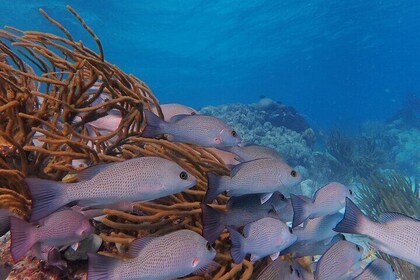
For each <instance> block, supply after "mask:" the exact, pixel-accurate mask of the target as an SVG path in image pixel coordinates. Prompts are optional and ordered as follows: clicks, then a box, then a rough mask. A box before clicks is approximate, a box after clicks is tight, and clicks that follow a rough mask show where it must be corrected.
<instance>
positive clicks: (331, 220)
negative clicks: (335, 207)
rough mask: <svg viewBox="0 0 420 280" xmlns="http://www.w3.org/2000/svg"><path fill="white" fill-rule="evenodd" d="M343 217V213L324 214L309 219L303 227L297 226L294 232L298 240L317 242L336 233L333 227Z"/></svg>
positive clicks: (330, 237)
mask: <svg viewBox="0 0 420 280" xmlns="http://www.w3.org/2000/svg"><path fill="white" fill-rule="evenodd" d="M342 218H343V214H341V213H335V214H332V215H327V216H322V217H318V218H313V219H308V220H306V221H305V223H304V225H303V227H302V228H296V229H295V230H294V234H295V235H296V236H297V237H298V240H297V241H298V242H302V241H308V242H312V243H313V242H317V241H323V240H327V241H328V242H326V243H330V241H331V239H332V238H333V237H334V236H335V235H336V232H335V231H333V228H334V227H335V226H336V225H337V224H338V222H339V221H341V219H342Z"/></svg>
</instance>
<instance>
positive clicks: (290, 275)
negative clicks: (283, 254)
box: [256, 259, 302, 280]
mask: <svg viewBox="0 0 420 280" xmlns="http://www.w3.org/2000/svg"><path fill="white" fill-rule="evenodd" d="M300 279H302V276H301V274H300V271H299V270H297V269H296V268H295V267H294V265H291V264H289V263H288V262H287V261H284V260H281V259H277V260H275V261H273V262H272V263H270V264H269V265H267V266H266V267H265V268H264V269H263V270H262V271H261V272H260V274H259V275H258V276H257V278H256V280H300Z"/></svg>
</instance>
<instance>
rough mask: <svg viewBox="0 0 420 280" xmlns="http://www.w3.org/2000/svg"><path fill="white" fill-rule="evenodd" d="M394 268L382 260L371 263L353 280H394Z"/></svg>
mask: <svg viewBox="0 0 420 280" xmlns="http://www.w3.org/2000/svg"><path fill="white" fill-rule="evenodd" d="M396 279H397V275H396V274H395V270H394V268H393V267H392V266H391V265H390V264H389V263H387V262H386V261H384V260H382V259H376V260H373V261H371V262H370V263H369V264H368V265H367V266H366V267H365V269H364V270H363V271H362V273H360V274H359V275H358V276H356V277H355V278H354V279H353V280H396Z"/></svg>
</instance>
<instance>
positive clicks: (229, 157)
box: [208, 148, 241, 169]
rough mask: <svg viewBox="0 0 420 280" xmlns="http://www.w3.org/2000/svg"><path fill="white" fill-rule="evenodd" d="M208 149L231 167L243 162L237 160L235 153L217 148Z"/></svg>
mask: <svg viewBox="0 0 420 280" xmlns="http://www.w3.org/2000/svg"><path fill="white" fill-rule="evenodd" d="M208 151H210V152H212V153H214V154H215V155H216V156H218V157H219V158H220V159H221V160H222V161H223V163H224V164H225V165H226V166H227V167H228V168H229V169H232V168H233V167H235V166H236V165H238V164H239V163H241V162H240V161H238V160H236V157H237V156H236V155H235V154H233V153H230V152H227V151H224V150H220V149H217V148H208Z"/></svg>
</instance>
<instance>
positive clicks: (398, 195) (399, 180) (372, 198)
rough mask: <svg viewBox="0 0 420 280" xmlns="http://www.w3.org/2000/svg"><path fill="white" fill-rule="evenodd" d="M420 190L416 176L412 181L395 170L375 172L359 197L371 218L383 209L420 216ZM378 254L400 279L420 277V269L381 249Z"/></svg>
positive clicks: (364, 185)
mask: <svg viewBox="0 0 420 280" xmlns="http://www.w3.org/2000/svg"><path fill="white" fill-rule="evenodd" d="M419 191H420V188H419V182H418V180H417V179H414V181H412V180H411V179H408V178H405V177H404V176H402V175H400V174H398V173H396V172H386V173H379V172H376V173H373V174H371V175H370V176H369V178H368V179H366V180H363V184H362V185H361V186H360V187H359V189H358V191H357V192H356V198H357V201H358V205H359V206H360V208H361V209H362V210H363V211H364V212H365V213H369V214H370V215H371V216H372V217H378V216H379V215H380V214H381V213H384V212H398V213H403V214H405V215H407V216H410V217H415V218H417V219H419V216H420V192H419ZM401 230H403V229H401ZM376 254H377V255H378V256H379V257H380V258H382V259H384V260H386V261H387V262H388V263H390V264H391V265H392V266H393V267H394V269H395V270H396V272H397V275H398V276H399V278H401V279H420V268H418V267H416V266H414V265H412V264H410V263H408V262H406V261H403V260H400V259H397V258H394V257H391V256H389V255H387V254H385V253H382V252H379V251H377V252H376Z"/></svg>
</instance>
